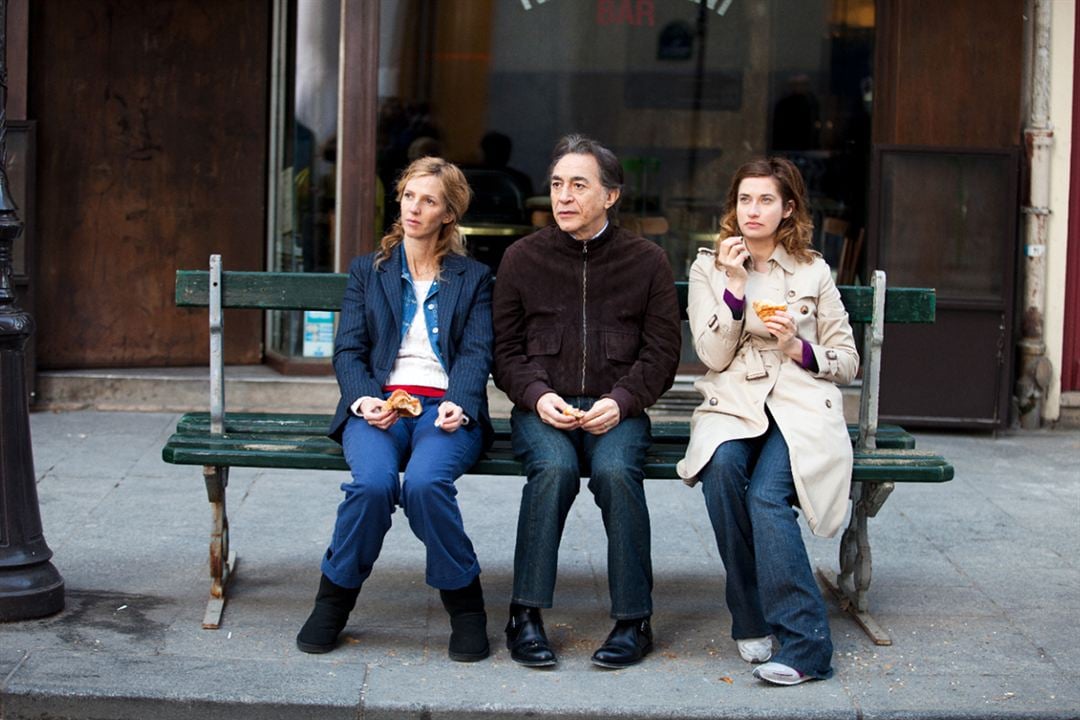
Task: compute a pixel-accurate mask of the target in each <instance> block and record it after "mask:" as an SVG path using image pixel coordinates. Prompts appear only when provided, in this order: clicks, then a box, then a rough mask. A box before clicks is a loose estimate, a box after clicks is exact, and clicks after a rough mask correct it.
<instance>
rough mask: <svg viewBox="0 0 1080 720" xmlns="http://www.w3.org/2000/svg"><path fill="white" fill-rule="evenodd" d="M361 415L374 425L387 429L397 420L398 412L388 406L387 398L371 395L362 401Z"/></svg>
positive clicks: (369, 423)
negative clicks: (381, 398)
mask: <svg viewBox="0 0 1080 720" xmlns="http://www.w3.org/2000/svg"><path fill="white" fill-rule="evenodd" d="M360 417H362V418H364V419H365V420H367V422H368V425H371V426H372V427H377V428H379V429H380V430H387V429H389V427H390V426H391V425H393V424H394V423H396V422H397V419H398V412H397V410H391V409H390V408H388V407H386V401H385V400H379V399H377V398H372V397H369V398H364V401H363V402H362V403H360Z"/></svg>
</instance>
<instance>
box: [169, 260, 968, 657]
mask: <svg viewBox="0 0 1080 720" xmlns="http://www.w3.org/2000/svg"><path fill="white" fill-rule="evenodd" d="M346 281H347V276H346V275H344V274H330V273H318V274H314V273H308V274H306V273H272V272H224V271H223V270H222V265H221V258H220V256H217V255H215V256H212V257H211V259H210V271H209V272H207V271H195V270H180V271H178V272H177V274H176V304H177V305H178V306H180V307H208V308H209V316H210V405H209V412H197V413H188V414H186V415H184V416H183V417H181V418H180V421H179V422H178V423H177V427H176V432H175V433H174V434H173V435H172V436H171V437H170V438H169V440H168V442H167V443H166V444H165V447H164V448H163V450H162V457H163V458H164V460H165V461H166V462H169V463H174V464H180V465H199V466H202V469H203V478H204V480H205V483H206V489H207V495H208V497H209V500H210V503H211V509H212V528H211V536H210V577H211V586H210V600H209V602H208V604H207V609H206V614H205V617H204V618H203V627H204V628H217V627H219V626H220V623H221V614H222V611H223V609H224V605H225V600H226V593H225V589H226V585H227V583H228V581H229V579H230V578H231V577H232V576H233V574H234V573H235V571H236V553H235V551H234V550H232V549H231V548H230V546H229V519H228V514H227V512H226V503H225V495H226V488H227V486H228V478H229V468H231V467H263V468H291V469H299V470H340V471H346V470H348V466H347V465H346V463H345V459H344V457H343V455H342V452H341V446H339V445H338V444H337V443H335V442H334V441H332V440H330V439H329V438H327V437H326V432H327V430H328V429H329V426H330V418H331V416H330V415H329V414H326V415H313V414H302V413H287V414H283V413H275V414H267V413H229V414H226V412H225V366H224V357H223V352H222V348H223V339H224V318H223V310H224V309H225V308H248V309H257V310H335V311H336V310H339V309H340V307H341V299H342V297H343V295H344V291H345V284H346ZM678 290H679V295H680V301H681V303H682V307H683V310H684V312H685V308H686V296H687V288H686V284H685V283H680V284H679V286H678ZM840 291H841V295H842V297H843V301H844V305H845V307H846V308H847V310H848V313H849V315H850V317H851V320H852V322H853V323H863V324H864V325H865V334H864V352H863V358H862V360H863V365H862V376H863V382H862V390H861V395H860V413H859V422H858V423H857V424H852V425H850V426H849V432H850V434H851V439H852V444H853V447H854V450H855V465H854V469H853V473H852V480H853V483H852V492H851V495H852V500H853V503H854V505H853V509H852V513H851V520H850V523H849V525H848V527H847V529H846V530H845V531H844V534H843V536H842V538H841V541H840V563H839V564H840V572H839V574H836V573H835V572H833V571H832V570H830V569H827V568H819V569H818V575H819V577H820V578H821V580H822V581H823V582H824V583H825V584H826V585H827V586H829V587H830V589H831V590H832V591H833V592H834V593H835V594H836V596H837V598H838V600H839V602H840V603H841V606H842V607H844V608H845V609H846V610H848V611H850V612H851V613H852V615H853V616H854V617H855V618H856V620H857V621H858V622H859V623H860V625H862V627H863V628H864V629H865V630H866V632H867V633H868V634H869V635H870V636H871V637H872V638H873V639H874V641H875V642H877V643H879V644H889V643H890V640H889V637H888V634H887V633H885V632H884V631H883V630H882V629H881V628H880V627H879V626H878V625H877V623H876V622H874V620H873V618H872V617H871V616H870V614H869V612H868V602H867V591H868V589H869V586H870V578H871V553H870V543H869V536H868V532H867V521H868V519H869V518H870V517H873V516H874V515H875V514H876V513H877V512H878V510H879V509H880V508H881V506H882V504H883V503H884V502H885V500H886V499H887V498H888V496H889V493H891V492H892V490H893V488H894V486H895V483H898V482H916V483H936V482H944V481H947V480H950V479H951V478H952V476H953V468H952V466H951V465H950V464H949V463H948V462H946V461H945V460H944V459H943V458H942V457H940V456H938V455H935V454H932V453H927V452H922V451H919V450H916V449H915V440H914V438H913V437H912V436H911V435H910V434H909V433H908V432H907V431H905V430H904V429H903V428H901V427H899V426H896V425H881V426H879V425H878V422H877V415H878V411H877V391H878V384H879V377H880V368H881V343H882V339H883V336H884V327H885V324H886V323H927V322H933V320H934V308H935V295H934V291H933V290H928V289H920V288H890V289H888V290H887V291H886V289H885V275H884V273H881V272H877V273H875V274H874V278H873V284H872V285H871V286H858V287H856V286H850V287H849V286H845V287H841V288H840ZM494 423H495V430H496V436H495V442H494V444H493V446H492V447H491V449H490V450H489V451H488V452H487V454H486V455H485V456H484V457H483V458H481V460H480V461H478V462H477V463H476V465H475V466H473V468H472V469H471V470H470V474H476V475H496V476H514V477H520V476H521V475H522V468H521V465H520V464H519V463H518V461H517V460H516V459H515V458H514V455H513V451H512V450H511V445H510V424H509V421H508V420H506V419H495V421H494ZM688 438H689V422H687V421H686V420H678V421H674V420H654V423H653V444H652V446H651V448H650V449H649V452H648V455H647V460H646V465H645V474H646V477H647V478H650V479H677V477H678V476H677V475H676V473H675V464H676V462H678V460H679V459H680V458H681V457H682V456H683V454H684V452H685V450H686V444H687V441H688Z"/></svg>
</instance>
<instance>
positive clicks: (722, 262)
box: [716, 235, 750, 298]
mask: <svg viewBox="0 0 1080 720" xmlns="http://www.w3.org/2000/svg"><path fill="white" fill-rule="evenodd" d="M749 259H750V251H749V250H747V249H746V243H745V242H743V238H742V235H732V236H731V237H729V238H724V239H723V240H721V241H720V245H719V246H718V247H717V249H716V263H717V265H718V266H719V267H721V268H723V270H724V274H725V275H727V278H728V281H727V287H728V290H731V294H732V295H735V296H736V297H739V298H741V297H742V291H743V288H745V287H746V278H747V276H748V273H747V272H746V261H747V260H749Z"/></svg>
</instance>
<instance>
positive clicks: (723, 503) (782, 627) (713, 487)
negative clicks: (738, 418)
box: [699, 416, 833, 678]
mask: <svg viewBox="0 0 1080 720" xmlns="http://www.w3.org/2000/svg"><path fill="white" fill-rule="evenodd" d="M699 477H700V479H701V487H702V491H703V492H704V494H705V506H706V508H707V509H708V511H709V519H710V520H711V521H712V526H713V532H714V533H715V534H716V545H717V547H718V548H719V550H720V557H721V559H722V560H723V561H724V569H725V570H726V571H727V605H728V609H729V610H730V611H731V619H732V628H731V635H732V637H733V638H735V639H737V640H743V639H746V638H755V637H764V636H766V635H769V634H770V633H771V634H772V635H775V636H776V639H777V641H778V642H779V644H780V650H779V652H777V653H776V655H775V656H773V660H774V661H775V662H779V663H783V664H784V665H788V666H790V667H793V668H795V669H796V670H799V671H800V672H802V673H805V674H806V675H810V676H813V677H818V678H827V677H830V676H831V675H832V667H831V666H830V663H831V661H832V653H833V646H832V639H831V636H830V634H829V618H828V615H827V613H826V610H825V601H824V600H823V599H822V597H821V591H820V590H818V586H817V583H816V582H815V581H814V574H813V572H812V571H811V569H810V560H809V558H808V557H807V555H806V546H805V545H804V544H803V541H802V534H801V533H800V531H799V524H798V521H797V516H796V514H795V510H794V506H795V505H796V503H797V498H796V495H795V484H794V481H793V479H792V476H791V461H790V456H789V455H788V447H787V443H786V442H785V441H784V436H783V435H781V434H780V429H779V428H778V427H777V426H776V422H775V421H773V419H772V417H771V416H770V418H769V429H768V430H767V431H766V432H765V434H764V435H761V436H760V437H756V438H750V439H746V440H729V441H728V442H725V443H723V444H722V445H721V446H720V447H718V448H717V449H716V452H715V453H714V454H713V457H712V460H710V461H709V464H708V465H706V466H705V468H704V469H703V470H702V471H701V474H700V475H699Z"/></svg>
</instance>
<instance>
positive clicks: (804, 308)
mask: <svg viewBox="0 0 1080 720" xmlns="http://www.w3.org/2000/svg"><path fill="white" fill-rule="evenodd" d="M799 312H801V313H802V314H803V315H805V314H807V313H808V312H810V308H808V307H807V306H805V305H803V306H802V307H801V308H799Z"/></svg>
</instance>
